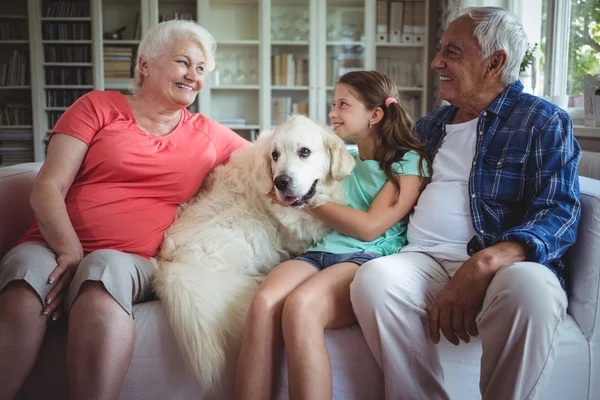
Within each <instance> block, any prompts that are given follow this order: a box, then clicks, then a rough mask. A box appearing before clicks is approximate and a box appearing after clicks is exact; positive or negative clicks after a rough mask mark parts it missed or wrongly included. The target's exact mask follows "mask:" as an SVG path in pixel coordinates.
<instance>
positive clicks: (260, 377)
mask: <svg viewBox="0 0 600 400" xmlns="http://www.w3.org/2000/svg"><path fill="white" fill-rule="evenodd" d="M396 93H397V89H396V86H395V85H394V83H393V82H392V80H391V79H390V78H388V77H387V76H385V75H383V74H381V73H379V72H375V71H356V72H350V73H348V74H346V75H344V76H342V77H341V78H340V79H339V81H338V83H337V85H336V87H335V95H334V99H333V104H332V110H331V112H330V113H329V118H331V121H332V122H333V128H334V130H335V133H336V134H337V135H338V136H339V137H340V138H342V139H344V140H349V141H353V142H355V143H356V144H357V146H358V152H356V151H351V153H352V155H353V156H354V158H355V160H356V167H355V168H354V170H353V172H352V174H351V175H350V176H348V177H347V178H346V180H345V181H344V188H345V191H346V202H347V204H348V206H343V205H339V204H335V203H327V204H324V205H322V206H320V207H317V208H310V207H309V208H308V209H307V210H306V211H307V212H309V213H311V214H313V215H314V216H316V217H318V218H319V219H321V220H322V221H323V222H324V223H325V224H327V225H328V226H329V227H331V228H333V229H334V231H332V232H331V233H330V234H329V235H327V236H326V237H325V238H324V239H323V241H322V242H321V243H319V244H316V245H314V246H312V247H311V248H310V249H309V250H308V252H307V253H305V254H303V255H301V256H299V257H296V258H295V259H293V260H290V261H286V262H284V263H282V264H280V265H278V266H277V267H276V268H275V269H273V271H272V272H271V273H270V274H269V276H267V278H266V280H265V281H264V283H263V284H262V285H261V287H260V289H259V291H258V292H257V294H256V295H255V297H254V299H253V300H252V304H251V306H250V309H249V311H248V315H247V317H246V328H245V331H244V337H243V341H242V346H241V350H240V357H239V360H238V368H237V378H236V398H238V399H261V400H262V399H268V398H271V397H272V396H273V393H272V391H273V387H274V385H273V383H274V380H275V379H276V377H277V376H278V373H279V361H280V355H281V340H282V339H283V341H284V342H285V347H286V353H287V361H288V380H289V391H290V398H299V399H326V398H331V397H332V383H331V366H330V362H329V355H328V353H327V348H326V347H325V339H324V330H325V329H327V328H341V327H343V326H346V325H350V324H352V323H354V322H355V321H356V319H355V317H354V313H353V311H352V304H351V303H350V288H349V286H350V283H351V282H352V279H353V278H354V274H355V273H356V270H357V269H358V267H359V266H360V265H362V264H363V263H365V262H367V261H369V260H372V259H373V258H376V257H380V256H383V255H388V254H394V253H397V252H398V251H399V250H400V249H401V248H402V247H403V246H404V244H405V242H406V224H407V220H408V217H407V216H408V213H409V212H410V211H411V209H412V208H413V206H414V205H415V203H416V202H417V198H418V197H419V194H420V191H421V188H422V187H423V185H424V182H425V180H426V177H427V176H428V171H429V168H430V167H429V162H428V161H427V160H426V158H425V155H424V152H423V150H422V149H421V144H420V143H419V142H418V141H417V140H416V139H415V138H414V137H413V136H412V122H411V119H410V117H409V115H408V113H407V112H406V110H405V109H404V108H402V106H400V104H398V102H397V101H396V98H395V97H394V96H395V95H396ZM317 272H320V273H318V274H317ZM282 331H283V335H282Z"/></svg>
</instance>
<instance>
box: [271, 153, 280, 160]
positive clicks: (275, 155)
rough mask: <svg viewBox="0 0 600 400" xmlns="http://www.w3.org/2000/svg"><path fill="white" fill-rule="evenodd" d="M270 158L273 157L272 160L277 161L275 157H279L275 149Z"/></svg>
mask: <svg viewBox="0 0 600 400" xmlns="http://www.w3.org/2000/svg"><path fill="white" fill-rule="evenodd" d="M271 158H272V159H273V161H277V159H278V158H279V153H278V152H276V151H274V152H272V153H271Z"/></svg>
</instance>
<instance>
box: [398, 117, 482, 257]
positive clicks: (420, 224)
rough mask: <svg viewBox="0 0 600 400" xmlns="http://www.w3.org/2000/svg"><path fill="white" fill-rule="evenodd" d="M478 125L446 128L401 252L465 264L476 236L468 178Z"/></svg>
mask: <svg viewBox="0 0 600 400" xmlns="http://www.w3.org/2000/svg"><path fill="white" fill-rule="evenodd" d="M477 121H478V119H474V120H471V121H468V122H464V123H461V124H453V125H446V136H445V137H444V140H443V142H442V145H441V146H440V148H439V150H438V153H437V154H436V156H435V158H434V159H433V176H432V179H431V182H430V183H429V184H428V185H427V186H426V187H425V190H424V191H423V193H421V196H420V197H419V201H418V202H417V204H416V206H415V209H414V212H413V213H412V214H411V216H410V219H409V223H408V230H407V238H408V245H407V246H406V247H404V248H403V249H402V251H420V252H424V253H427V254H429V255H431V256H433V257H436V258H439V259H444V260H452V261H465V260H467V259H468V258H469V255H468V254H467V243H469V241H470V240H471V238H472V237H473V236H474V235H475V230H474V229H473V223H472V221H471V209H470V202H469V174H470V172H471V167H472V165H473V163H474V156H475V146H476V142H477Z"/></svg>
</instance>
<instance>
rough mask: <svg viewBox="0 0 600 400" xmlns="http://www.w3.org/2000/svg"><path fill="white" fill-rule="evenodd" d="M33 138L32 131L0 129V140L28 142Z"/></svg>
mask: <svg viewBox="0 0 600 400" xmlns="http://www.w3.org/2000/svg"><path fill="white" fill-rule="evenodd" d="M31 139H33V133H31V132H1V131H0V142H2V141H6V142H9V141H10V142H29V141H31Z"/></svg>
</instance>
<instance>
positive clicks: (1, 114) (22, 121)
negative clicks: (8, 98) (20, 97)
mask: <svg viewBox="0 0 600 400" xmlns="http://www.w3.org/2000/svg"><path fill="white" fill-rule="evenodd" d="M31 118H32V117H31V105H29V104H26V103H19V102H16V101H15V102H10V103H6V104H0V126H12V125H31Z"/></svg>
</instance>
